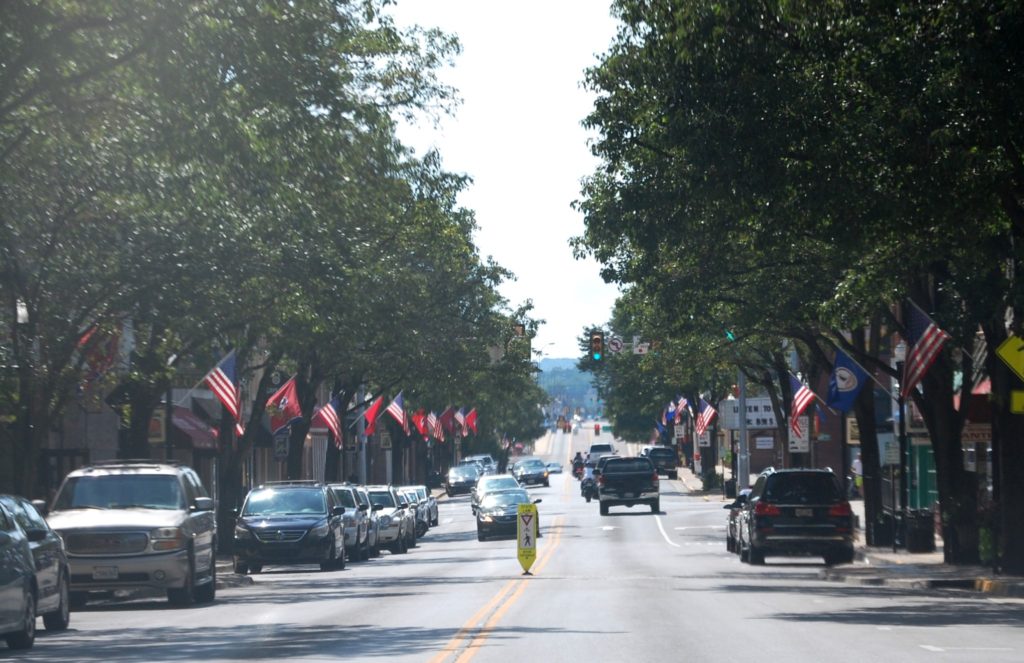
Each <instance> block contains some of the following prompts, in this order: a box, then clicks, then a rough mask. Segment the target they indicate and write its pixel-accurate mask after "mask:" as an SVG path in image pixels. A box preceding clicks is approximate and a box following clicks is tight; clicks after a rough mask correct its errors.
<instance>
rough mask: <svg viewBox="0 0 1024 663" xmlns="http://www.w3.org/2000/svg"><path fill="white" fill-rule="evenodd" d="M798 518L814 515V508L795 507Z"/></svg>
mask: <svg viewBox="0 0 1024 663" xmlns="http://www.w3.org/2000/svg"><path fill="white" fill-rule="evenodd" d="M795 513H796V517H797V518H811V517H812V516H814V509H795Z"/></svg>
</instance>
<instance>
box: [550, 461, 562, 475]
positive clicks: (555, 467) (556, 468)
mask: <svg viewBox="0 0 1024 663" xmlns="http://www.w3.org/2000/svg"><path fill="white" fill-rule="evenodd" d="M561 473H562V464H561V463H548V474H561Z"/></svg>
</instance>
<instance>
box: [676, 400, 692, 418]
mask: <svg viewBox="0 0 1024 663" xmlns="http://www.w3.org/2000/svg"><path fill="white" fill-rule="evenodd" d="M676 400H677V401H678V404H677V405H676V409H677V410H686V411H687V413H689V415H690V417H691V418H692V417H693V410H691V409H690V401H688V400H686V397H685V396H680V397H679V398H678V399H676Z"/></svg>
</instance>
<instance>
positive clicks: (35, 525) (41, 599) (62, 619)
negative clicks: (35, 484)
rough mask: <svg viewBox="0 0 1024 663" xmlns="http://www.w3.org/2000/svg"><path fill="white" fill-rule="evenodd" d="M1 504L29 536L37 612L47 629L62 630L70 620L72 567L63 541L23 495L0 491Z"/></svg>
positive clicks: (27, 536)
mask: <svg viewBox="0 0 1024 663" xmlns="http://www.w3.org/2000/svg"><path fill="white" fill-rule="evenodd" d="M0 504H2V505H3V506H4V507H5V508H6V509H7V512H8V513H9V514H10V515H12V516H13V517H14V520H15V522H16V523H18V526H19V527H21V530H22V531H23V532H24V533H25V536H26V538H27V539H28V547H29V550H30V551H31V552H32V559H33V561H34V563H35V570H36V614H37V615H42V617H43V626H45V627H46V630H47V631H63V630H64V629H66V628H67V627H68V623H69V621H70V620H71V589H70V586H71V571H70V569H69V568H68V557H67V554H66V553H65V551H64V541H63V540H61V538H60V537H59V536H58V535H57V533H56V532H54V531H53V530H52V529H50V526H49V524H47V522H46V520H45V519H44V518H43V517H42V516H41V515H40V514H39V511H37V510H36V507H34V506H32V503H31V502H30V501H28V500H27V499H25V498H24V497H17V496H15V495H0Z"/></svg>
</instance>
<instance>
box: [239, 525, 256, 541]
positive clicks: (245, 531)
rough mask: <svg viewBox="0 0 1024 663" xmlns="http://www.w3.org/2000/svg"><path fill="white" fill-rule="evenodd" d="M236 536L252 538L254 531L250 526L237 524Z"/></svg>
mask: <svg viewBox="0 0 1024 663" xmlns="http://www.w3.org/2000/svg"><path fill="white" fill-rule="evenodd" d="M235 538H236V539H251V538H252V531H251V530H250V529H249V528H248V527H243V526H242V525H235Z"/></svg>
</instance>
